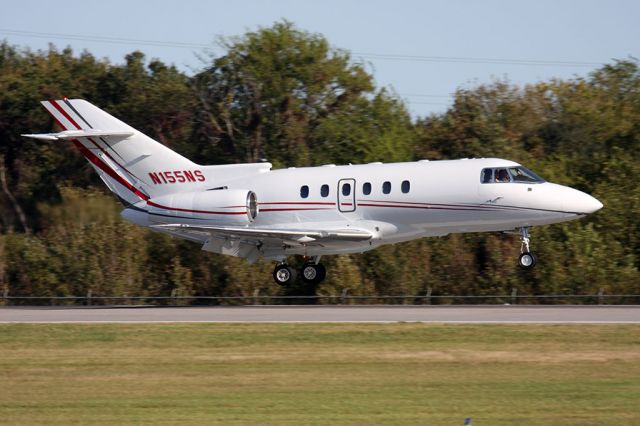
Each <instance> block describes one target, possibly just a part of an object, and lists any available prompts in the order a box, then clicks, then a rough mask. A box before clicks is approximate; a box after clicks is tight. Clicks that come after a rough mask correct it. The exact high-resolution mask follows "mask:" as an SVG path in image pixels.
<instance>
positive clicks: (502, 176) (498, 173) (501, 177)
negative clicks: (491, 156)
mask: <svg viewBox="0 0 640 426" xmlns="http://www.w3.org/2000/svg"><path fill="white" fill-rule="evenodd" d="M494 175H495V181H496V183H503V182H511V178H509V172H507V169H496V170H495V173H494Z"/></svg>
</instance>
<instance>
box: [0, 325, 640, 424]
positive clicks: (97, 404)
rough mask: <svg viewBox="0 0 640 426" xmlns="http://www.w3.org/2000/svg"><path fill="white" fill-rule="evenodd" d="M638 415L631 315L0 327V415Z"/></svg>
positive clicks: (97, 419) (102, 420)
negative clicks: (530, 320) (560, 320)
mask: <svg viewBox="0 0 640 426" xmlns="http://www.w3.org/2000/svg"><path fill="white" fill-rule="evenodd" d="M465 417H471V418H472V419H473V424H474V425H476V426H478V425H505V424H514V425H524V424H527V425H569V424H575V425H581V426H584V425H603V424H611V425H621V424H640V327H638V326H633V325H601V326H590V325H575V326H571V325H507V326H501V325H480V326H470V325H469V326H467V325H424V324H389V325H374V324H364V325H363V324H320V325H318V324H296V325H285V324H268V325H259V324H246V325H245V324H172V325H40V324H36V325H25V324H20V325H2V326H0V423H1V424H65V425H66V424H85V423H92V424H122V423H135V424H214V425H243V424H261V425H263V424H274V425H301V424H313V425H325V424H339V425H370V424H386V425H396V424H410V425H438V424H442V425H462V424H463V422H464V418H465Z"/></svg>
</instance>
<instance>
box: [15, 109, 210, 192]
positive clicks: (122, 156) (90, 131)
mask: <svg viewBox="0 0 640 426" xmlns="http://www.w3.org/2000/svg"><path fill="white" fill-rule="evenodd" d="M42 105H44V107H45V108H46V109H47V111H48V112H49V114H51V116H52V117H53V119H54V120H55V121H56V123H58V125H59V126H60V127H61V128H62V129H64V130H63V131H62V132H59V133H47V134H36V135H24V136H27V137H32V138H37V139H43V140H65V139H66V140H70V141H71V142H72V143H73V144H74V145H75V146H76V148H78V150H79V151H80V152H81V153H82V155H84V157H85V158H86V159H87V160H89V162H90V163H91V165H92V166H93V168H94V169H95V170H96V172H98V174H99V175H100V177H101V178H102V180H103V181H104V183H105V184H106V185H107V186H108V187H109V189H110V190H111V191H112V192H114V193H115V194H116V195H117V196H118V198H120V199H121V200H122V201H123V202H124V203H125V204H135V203H137V202H139V201H146V200H148V199H149V198H154V197H158V196H162V195H166V194H169V193H173V192H177V191H184V190H185V187H188V186H189V185H191V186H192V187H193V188H194V190H195V189H197V188H198V187H199V186H201V184H202V183H204V182H205V181H206V177H205V175H204V174H203V171H202V170H200V167H199V166H198V165H196V164H195V163H193V162H192V161H190V160H189V159H187V158H185V157H183V156H181V155H180V154H178V153H176V152H174V151H172V150H171V149H169V148H167V147H166V146H164V145H162V144H161V143H159V142H156V141H155V140H153V139H151V138H150V137H148V136H146V135H145V134H143V133H141V132H139V131H137V130H136V129H134V128H133V127H131V126H129V125H128V124H125V123H123V122H122V121H120V120H118V119H117V118H115V117H113V116H112V115H110V114H108V113H107V112H105V111H103V110H101V109H100V108H98V107H96V106H95V105H92V104H91V103H89V102H87V101H85V100H82V99H62V100H52V101H43V102H42Z"/></svg>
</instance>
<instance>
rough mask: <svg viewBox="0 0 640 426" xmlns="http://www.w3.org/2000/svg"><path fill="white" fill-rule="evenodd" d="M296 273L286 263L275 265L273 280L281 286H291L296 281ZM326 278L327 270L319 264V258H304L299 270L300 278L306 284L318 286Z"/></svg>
mask: <svg viewBox="0 0 640 426" xmlns="http://www.w3.org/2000/svg"><path fill="white" fill-rule="evenodd" d="M297 275H298V274H297V272H296V270H295V269H293V268H292V267H291V266H289V265H287V263H286V262H282V263H279V264H277V265H276V267H275V268H274V270H273V279H274V281H275V282H276V284H278V285H281V286H288V285H291V284H293V282H294V281H295V279H296V276H297ZM326 276H327V270H326V269H325V267H324V265H323V264H322V263H320V256H317V257H315V258H306V257H305V263H304V265H302V268H301V269H300V278H302V281H303V282H304V283H306V284H314V285H315V284H320V283H321V282H322V281H323V280H324V279H325V277H326Z"/></svg>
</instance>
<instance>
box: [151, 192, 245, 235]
mask: <svg viewBox="0 0 640 426" xmlns="http://www.w3.org/2000/svg"><path fill="white" fill-rule="evenodd" d="M147 206H148V207H149V213H150V214H152V215H153V214H156V215H162V216H165V217H167V216H168V217H167V219H168V218H169V217H175V218H176V219H199V220H206V221H211V222H214V223H216V224H224V225H235V226H237V225H247V224H249V223H251V222H253V221H254V220H255V218H256V217H257V216H258V199H257V197H256V194H255V192H253V191H249V190H247V189H217V190H211V191H199V192H186V193H184V192H183V193H176V194H170V195H164V196H162V197H156V198H152V199H150V200H147Z"/></svg>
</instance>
